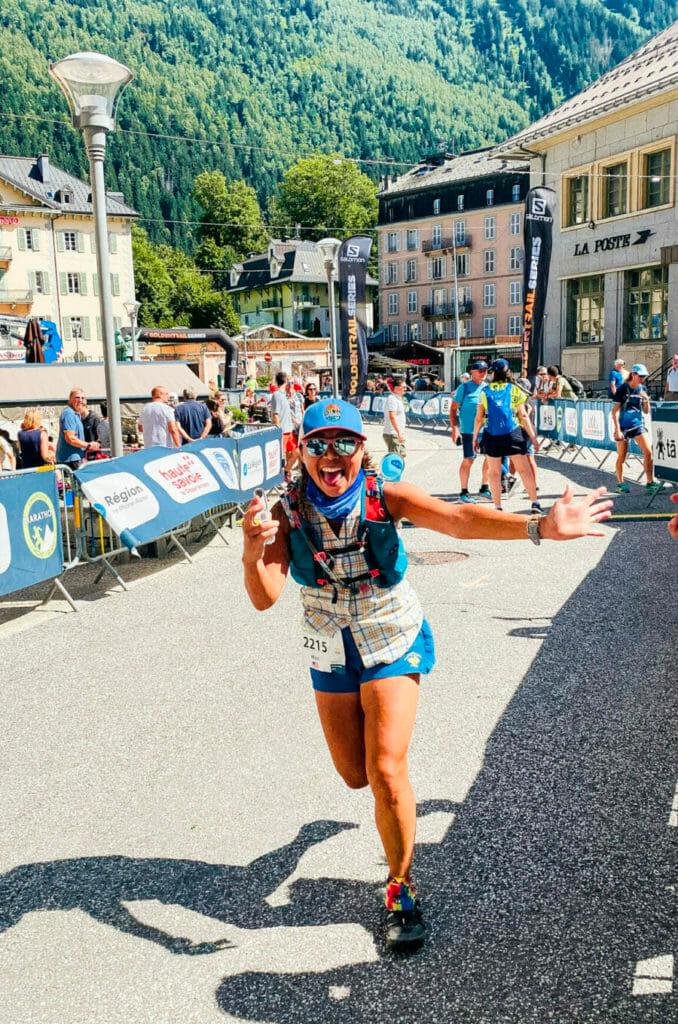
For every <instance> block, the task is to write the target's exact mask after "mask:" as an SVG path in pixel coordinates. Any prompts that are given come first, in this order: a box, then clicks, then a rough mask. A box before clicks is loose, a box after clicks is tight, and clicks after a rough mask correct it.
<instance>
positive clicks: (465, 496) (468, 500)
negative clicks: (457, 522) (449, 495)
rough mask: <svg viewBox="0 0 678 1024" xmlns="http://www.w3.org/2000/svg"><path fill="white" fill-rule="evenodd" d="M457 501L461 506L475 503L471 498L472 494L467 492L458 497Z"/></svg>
mask: <svg viewBox="0 0 678 1024" xmlns="http://www.w3.org/2000/svg"><path fill="white" fill-rule="evenodd" d="M459 501H460V502H461V504H462V505H475V503H476V499H475V498H474V497H473V495H472V494H469V493H468V491H467V492H466V494H460V495H459Z"/></svg>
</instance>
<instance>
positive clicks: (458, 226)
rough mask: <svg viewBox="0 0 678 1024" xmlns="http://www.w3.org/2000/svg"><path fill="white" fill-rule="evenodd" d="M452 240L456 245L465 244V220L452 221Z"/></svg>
mask: <svg viewBox="0 0 678 1024" xmlns="http://www.w3.org/2000/svg"><path fill="white" fill-rule="evenodd" d="M454 240H455V242H456V244H457V245H466V221H465V220H457V221H455V223H454Z"/></svg>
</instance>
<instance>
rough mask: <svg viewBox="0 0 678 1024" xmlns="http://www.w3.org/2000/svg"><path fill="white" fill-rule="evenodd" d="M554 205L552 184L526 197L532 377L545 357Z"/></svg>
mask: <svg viewBox="0 0 678 1024" xmlns="http://www.w3.org/2000/svg"><path fill="white" fill-rule="evenodd" d="M554 205H555V192H554V191H553V189H552V188H544V187H543V186H539V187H538V188H531V189H530V191H529V192H528V193H527V195H526V197H525V226H524V231H523V239H524V244H525V265H524V272H523V295H524V299H523V352H522V375H523V377H533V376H534V375H535V374H536V372H537V367H538V366H539V364H540V362H541V361H542V360H543V358H544V357H543V347H544V308H545V306H546V290H547V288H548V283H549V266H550V264H551V244H552V237H553V209H554Z"/></svg>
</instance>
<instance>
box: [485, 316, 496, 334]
mask: <svg viewBox="0 0 678 1024" xmlns="http://www.w3.org/2000/svg"><path fill="white" fill-rule="evenodd" d="M496 333H497V318H496V316H484V317H483V338H494V336H495V334H496Z"/></svg>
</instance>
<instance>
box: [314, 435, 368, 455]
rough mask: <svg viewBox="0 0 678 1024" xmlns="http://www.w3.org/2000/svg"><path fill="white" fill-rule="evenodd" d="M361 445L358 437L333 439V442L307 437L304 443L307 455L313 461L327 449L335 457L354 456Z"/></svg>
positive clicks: (322, 438)
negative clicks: (331, 450)
mask: <svg viewBox="0 0 678 1024" xmlns="http://www.w3.org/2000/svg"><path fill="white" fill-rule="evenodd" d="M362 443H363V442H362V439H361V438H359V437H335V438H334V440H333V441H327V440H325V438H324V437H309V438H308V439H307V440H305V441H304V444H305V445H306V450H307V451H308V454H309V455H312V456H313V458H314V459H319V458H320V456H321V455H324V454H325V452H326V451H327V449H328V448H332V449H333V450H334V451H335V452H336V454H337V455H354V454H355V452H356V449H357V448H359V447H360V445H361V444H362Z"/></svg>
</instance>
